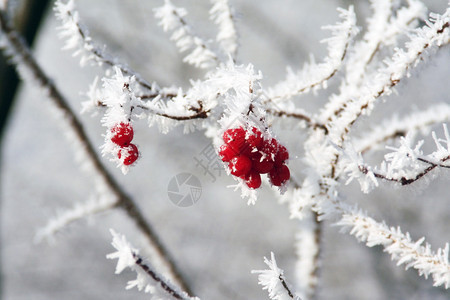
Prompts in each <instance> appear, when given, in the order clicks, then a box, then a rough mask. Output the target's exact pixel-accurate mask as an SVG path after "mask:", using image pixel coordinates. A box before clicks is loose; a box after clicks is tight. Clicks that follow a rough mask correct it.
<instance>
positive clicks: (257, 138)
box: [247, 127, 264, 149]
mask: <svg viewBox="0 0 450 300" xmlns="http://www.w3.org/2000/svg"><path fill="white" fill-rule="evenodd" d="M247 143H248V144H249V145H250V146H251V147H253V148H257V149H261V148H262V146H263V144H264V139H263V137H262V134H261V131H259V130H258V129H257V128H256V127H252V134H251V135H250V136H249V137H248V138H247Z"/></svg>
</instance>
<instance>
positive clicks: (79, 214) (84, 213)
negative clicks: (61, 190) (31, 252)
mask: <svg viewBox="0 0 450 300" xmlns="http://www.w3.org/2000/svg"><path fill="white" fill-rule="evenodd" d="M116 204H117V200H116V199H115V198H110V197H106V196H103V197H98V198H93V199H92V200H90V201H88V202H86V203H83V204H81V203H77V204H76V205H75V206H74V207H73V208H72V209H70V210H67V211H64V212H61V213H58V214H57V215H56V216H55V217H54V218H52V219H50V221H49V222H48V223H47V225H46V226H45V227H44V228H41V229H40V230H38V232H37V233H36V237H35V240H36V241H37V242H40V241H42V240H44V239H48V240H52V239H53V237H54V236H55V235H56V233H58V232H60V231H61V230H63V229H64V228H66V227H67V226H68V225H69V224H71V223H74V222H76V221H78V220H81V219H85V218H87V217H89V216H91V215H94V214H98V213H101V212H104V211H107V210H110V209H112V208H113V207H114V206H115V205H116Z"/></svg>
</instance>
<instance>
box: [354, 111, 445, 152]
mask: <svg viewBox="0 0 450 300" xmlns="http://www.w3.org/2000/svg"><path fill="white" fill-rule="evenodd" d="M448 120H450V106H449V105H448V104H446V103H441V104H436V105H434V106H431V107H430V108H428V109H425V110H423V111H417V112H412V113H410V114H408V115H406V116H405V117H404V118H399V117H398V116H394V117H393V118H392V119H390V120H388V121H384V122H382V123H381V124H380V125H378V126H376V127H374V128H373V129H371V130H369V131H365V132H364V133H363V135H362V136H361V137H360V138H357V139H353V144H354V145H355V151H356V152H361V153H365V152H367V151H369V150H376V149H379V148H381V146H382V145H383V144H384V143H385V142H387V141H389V140H392V139H395V138H398V137H401V136H406V135H407V134H409V135H411V136H415V135H416V133H421V134H422V135H423V134H427V133H428V132H429V130H430V128H431V127H432V125H434V124H438V123H441V122H446V121H448Z"/></svg>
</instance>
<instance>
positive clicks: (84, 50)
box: [54, 0, 157, 92]
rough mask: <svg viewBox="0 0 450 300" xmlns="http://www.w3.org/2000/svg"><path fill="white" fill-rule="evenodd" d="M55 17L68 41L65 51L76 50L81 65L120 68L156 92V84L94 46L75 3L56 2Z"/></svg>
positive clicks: (61, 32) (62, 36)
mask: <svg viewBox="0 0 450 300" xmlns="http://www.w3.org/2000/svg"><path fill="white" fill-rule="evenodd" d="M54 10H55V15H56V17H57V18H58V19H59V21H61V26H60V27H59V30H60V37H61V38H64V39H66V44H65V46H64V49H66V50H75V52H74V54H73V55H74V56H77V55H80V56H81V58H80V64H81V65H82V66H83V65H85V64H86V63H88V62H92V63H94V64H96V65H98V66H102V65H103V64H104V65H107V66H109V67H118V68H120V69H121V71H122V72H123V73H124V74H126V75H130V76H131V75H133V76H135V77H136V81H137V82H138V83H139V84H140V85H141V86H142V87H144V88H145V89H147V90H151V91H152V90H155V89H156V92H157V87H156V85H154V84H150V83H149V82H147V81H146V80H145V79H144V78H143V77H142V76H141V75H139V74H138V73H137V72H136V71H134V70H132V69H130V68H129V67H128V66H126V65H125V64H122V63H120V62H119V61H118V60H117V59H116V58H113V57H112V56H111V55H109V54H107V53H106V52H105V51H104V50H103V49H101V48H100V47H98V46H97V45H95V44H94V42H93V39H92V37H91V36H90V35H89V31H88V29H87V28H86V26H85V25H84V24H82V23H81V21H80V17H79V13H78V11H77V10H76V7H75V1H74V0H69V1H67V2H66V3H64V2H63V0H57V1H56V2H55V7H54Z"/></svg>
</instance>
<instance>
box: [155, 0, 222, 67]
mask: <svg viewBox="0 0 450 300" xmlns="http://www.w3.org/2000/svg"><path fill="white" fill-rule="evenodd" d="M186 14H187V11H186V10H185V9H184V8H180V7H176V6H174V5H173V4H172V3H171V2H170V0H165V3H164V6H162V7H159V8H156V9H155V17H156V18H158V19H159V20H160V22H159V25H160V26H162V28H163V29H164V31H166V32H168V31H172V32H173V33H172V36H171V39H172V40H174V41H175V43H176V45H177V47H178V48H179V50H180V52H185V51H188V50H189V51H191V52H190V53H189V54H188V55H187V56H186V57H185V58H184V60H183V61H184V62H187V63H189V64H192V65H194V66H196V67H198V68H203V69H210V68H212V67H214V66H216V65H217V64H218V63H219V62H220V59H219V57H218V56H217V54H216V53H215V52H214V51H213V50H212V49H211V48H210V46H209V45H208V43H207V42H206V41H205V40H203V39H202V38H200V37H199V36H198V35H196V34H195V33H194V32H193V29H192V27H191V26H189V25H188V23H187V22H186V20H185V19H184V17H185V16H186Z"/></svg>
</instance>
